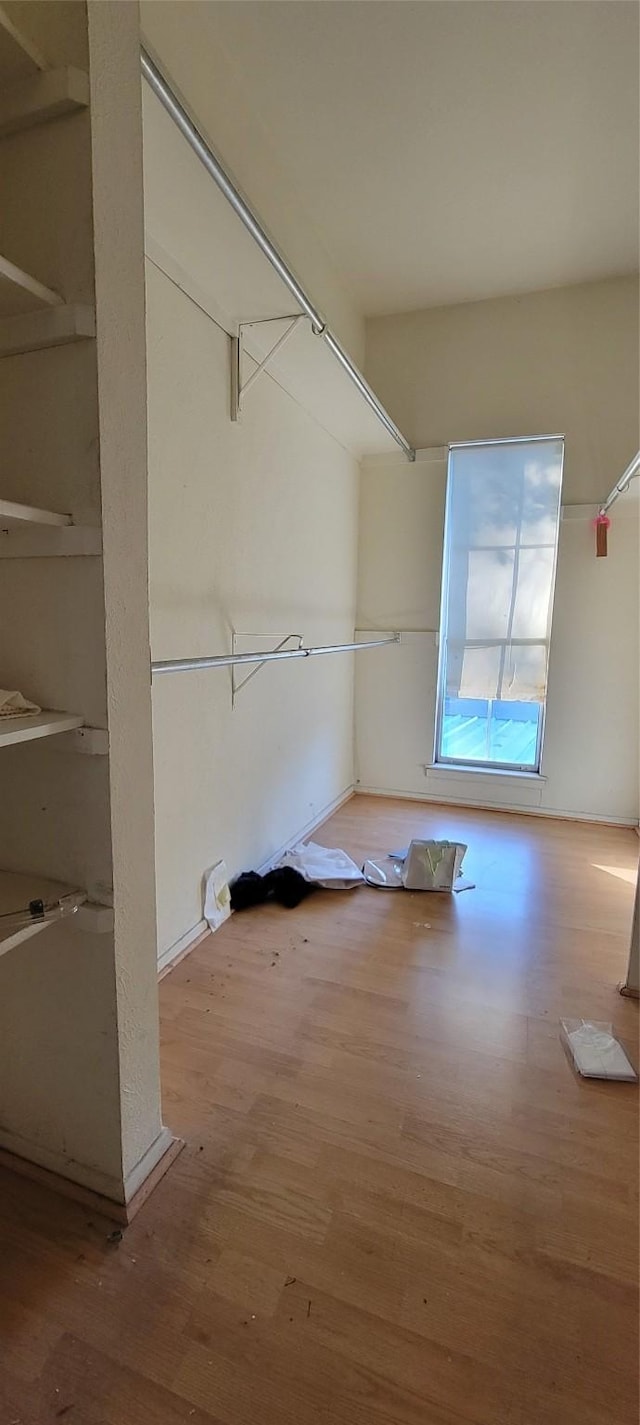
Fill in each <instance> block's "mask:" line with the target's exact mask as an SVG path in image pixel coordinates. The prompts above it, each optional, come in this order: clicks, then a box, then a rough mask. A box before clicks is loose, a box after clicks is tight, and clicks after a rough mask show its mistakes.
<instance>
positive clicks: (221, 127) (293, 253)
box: [140, 0, 364, 365]
mask: <svg viewBox="0 0 640 1425" xmlns="http://www.w3.org/2000/svg"><path fill="white" fill-rule="evenodd" d="M140 15H141V24H142V29H143V33H144V38H145V43H146V45H147V46H148V47H149V49H150V50H151V52H152V53H153V54H154V55H155V56H156V57H157V58H158V59H159V60H160V63H161V64H162V66H163V68H164V70H165V72H166V73H167V74H168V76H169V79H170V81H171V83H172V85H173V87H174V88H175V89H177V90H178V92H179V93H181V94H182V95H183V97H184V98H185V99H186V101H187V103H188V105H189V106H190V107H191V110H192V112H193V113H194V114H195V115H196V117H197V121H198V125H199V127H200V129H201V130H202V132H203V133H204V134H205V137H206V138H208V139H209V141H210V143H211V144H212V145H213V148H214V150H215V151H216V153H218V154H219V156H220V157H221V158H222V160H223V162H224V164H225V167H226V168H227V170H228V171H229V172H230V173H231V174H232V175H233V177H234V178H235V180H236V182H237V184H238V186H239V187H240V189H241V190H242V191H243V192H244V193H245V194H246V195H247V197H248V199H249V201H250V203H251V204H252V205H253V207H254V208H255V210H256V211H257V212H258V213H259V215H260V217H261V219H262V221H263V223H264V224H265V226H266V227H267V228H268V230H269V231H270V233H271V234H272V236H273V237H274V239H275V241H276V243H278V244H279V245H280V247H281V248H282V250H283V252H284V253H285V254H286V257H287V260H288V262H289V263H290V265H291V266H292V267H293V268H294V270H295V272H296V273H297V275H298V277H299V278H300V279H301V281H302V282H303V283H304V284H306V286H307V288H308V289H309V291H310V292H311V293H312V294H313V297H314V300H315V302H316V303H317V305H318V306H319V308H320V310H321V311H322V312H324V314H325V316H326V318H327V320H328V321H329V324H330V325H331V326H332V327H334V329H335V331H336V332H337V334H338V335H339V336H340V338H341V340H342V341H343V342H344V344H345V345H346V347H347V349H348V350H349V351H350V352H351V355H352V356H353V358H354V360H355V361H356V362H357V363H359V364H360V365H361V364H362V361H363V359H364V322H363V320H362V317H361V316H360V314H359V312H358V311H357V310H356V307H355V305H354V303H353V298H352V296H351V294H350V293H349V291H348V290H347V288H346V287H345V284H344V281H343V279H342V278H341V276H340V274H339V272H338V271H337V269H336V268H335V267H334V265H333V262H332V260H331V255H330V254H329V253H327V251H326V249H325V248H324V246H323V244H322V242H321V240H320V238H319V236H318V233H317V231H316V229H315V228H314V226H313V224H312V222H311V221H310V219H309V217H308V216H307V214H306V212H305V210H304V206H303V204H302V203H301V202H300V198H299V195H298V193H297V192H296V191H295V189H293V188H292V186H291V183H290V181H289V179H288V177H287V173H286V170H285V168H284V166H283V165H282V164H281V162H280V158H279V155H278V153H277V151H276V149H275V148H274V146H273V144H272V142H271V139H270V135H269V131H268V128H267V127H266V125H265V124H263V122H262V121H261V118H260V115H259V114H258V113H257V112H256V106H255V100H254V96H253V94H252V92H251V89H250V87H249V88H247V86H246V82H243V80H242V77H241V76H240V75H239V74H238V72H237V71H236V70H235V69H234V66H233V60H232V57H231V56H230V55H229V54H228V53H227V52H226V51H225V46H224V40H223V36H224V23H223V17H221V16H220V14H219V12H218V6H216V5H202V4H200V3H199V0H142V4H141V6H140ZM174 177H175V175H174ZM178 184H179V179H178ZM177 191H178V190H177V189H176V190H174V201H175V193H176V192H177ZM168 196H169V198H170V197H171V195H170V194H169V195H168ZM191 241H194V242H195V243H196V244H197V242H198V236H197V234H195V233H194V234H192V238H191ZM247 241H248V240H247ZM242 242H243V233H242V231H240V232H239V233H238V237H237V243H238V246H239V247H240V246H241V245H242ZM212 260H214V258H213V255H212ZM286 310H287V311H289V310H290V307H287V308H286ZM252 315H258V314H257V313H255V314H254V313H251V312H245V313H244V314H243V316H244V318H245V319H247V318H248V317H250V316H252Z"/></svg>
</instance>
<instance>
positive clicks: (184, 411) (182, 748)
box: [145, 66, 358, 960]
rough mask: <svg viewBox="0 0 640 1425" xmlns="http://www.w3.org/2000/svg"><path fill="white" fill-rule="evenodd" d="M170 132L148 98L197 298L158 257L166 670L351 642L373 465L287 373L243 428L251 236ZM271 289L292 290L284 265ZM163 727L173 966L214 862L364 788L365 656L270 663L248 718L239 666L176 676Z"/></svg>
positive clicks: (153, 362) (268, 845)
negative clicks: (190, 661)
mask: <svg viewBox="0 0 640 1425" xmlns="http://www.w3.org/2000/svg"><path fill="white" fill-rule="evenodd" d="M169 67H170V66H169ZM162 125H163V116H162V113H161V111H160V110H159V106H157V103H155V102H151V103H149V102H145V185H146V189H145V200H146V214H147V226H148V248H149V251H150V252H152V253H154V254H155V259H157V258H158V252H157V243H158V242H160V244H161V248H162V253H161V255H160V260H161V261H162V262H165V265H166V267H167V269H168V270H170V272H171V273H174V272H178V271H179V274H180V275H179V281H180V284H181V285H180V286H178V285H177V283H176V281H174V280H172V277H171V276H170V275H167V271H165V270H161V268H159V267H158V265H157V260H150V261H149V262H148V263H147V334H148V335H147V340H148V390H149V530H150V575H151V584H150V617H151V648H152V656H153V658H154V659H162V658H173V657H176V658H179V657H188V656H189V655H197V654H205V653H216V652H219V653H226V652H229V651H230V649H231V636H232V632H233V630H235V631H236V633H238V634H242V635H247V637H245V638H243V640H242V647H243V649H245V650H249V649H251V648H252V647H256V646H257V647H260V648H265V649H267V648H269V647H273V646H274V645H275V644H276V642H278V641H279V639H280V638H282V637H283V636H284V635H286V634H288V633H300V634H302V635H303V638H304V641H305V643H306V644H308V645H313V644H322V643H342V642H350V641H351V640H352V639H353V630H354V621H355V590H356V561H357V501H358V464H357V460H356V459H355V456H354V455H353V454H351V453H349V451H347V450H346V449H345V448H344V447H343V446H342V445H341V444H339V443H338V442H337V441H336V440H335V439H334V438H333V437H332V436H331V435H330V434H328V432H327V431H326V430H325V429H324V428H323V426H322V425H320V424H319V423H318V421H317V420H316V419H314V418H313V416H312V415H310V414H309V413H308V411H307V410H305V409H304V408H303V407H302V406H301V405H300V404H299V402H298V400H296V399H294V398H293V397H292V396H291V395H289V394H288V393H287V391H286V390H284V389H283V387H282V386H281V385H280V384H279V383H278V381H276V380H274V379H273V378H272V376H271V375H270V374H269V373H266V374H265V375H263V376H262V377H261V378H260V380H259V381H258V382H257V383H256V384H255V386H253V387H252V389H251V391H250V392H249V393H248V394H247V397H246V401H245V405H244V411H243V415H242V420H241V421H240V422H239V423H232V422H231V420H230V342H229V338H228V335H227V334H226V332H225V331H224V330H223V329H222V327H221V326H220V325H218V324H217V322H216V321H215V320H214V319H213V316H218V317H219V316H220V309H222V308H226V312H227V314H228V313H229V309H230V308H232V309H234V310H233V311H232V315H234V316H235V320H236V321H237V320H238V319H239V318H240V317H241V316H243V315H246V316H250V315H252V314H253V313H252V312H251V311H244V312H243V309H242V307H241V306H240V309H239V310H238V304H241V303H242V300H243V292H242V283H241V282H240V285H239V286H238V285H236V289H235V292H234V294H233V296H232V294H231V293H230V291H229V289H228V288H227V287H225V286H224V284H223V289H222V290H219V287H217V286H216V281H218V283H219V281H220V279H219V272H220V270H221V269H222V268H224V267H225V264H226V270H228V271H229V270H232V275H233V277H234V281H235V282H236V284H237V282H238V273H242V271H243V270H244V269H243V266H242V261H243V257H242V253H243V247H242V241H243V239H244V233H243V230H242V228H241V226H240V225H239V223H238V222H237V220H235V219H234V225H232V226H231V228H229V213H228V210H226V209H225V207H224V205H223V206H222V207H220V206H219V205H218V206H217V207H216V205H215V204H213V203H209V201H208V195H209V189H210V180H208V179H207V177H206V175H205V174H204V172H203V171H202V170H198V169H197V167H196V170H195V171H194V170H193V169H190V172H191V176H192V182H191V180H190V181H188V182H187V181H186V177H185V175H186V171H187V169H188V168H189V161H190V154H189V150H188V149H186V147H185V146H183V147H182V148H181V147H180V145H178V146H176V145H175V144H173V143H171V141H170V138H169V136H168V134H167V135H166V137H167V142H166V143H164V142H163V144H162V161H159V149H158V138H159V135H160V133H161V132H164V133H166V125H165V126H164V130H163V129H162ZM213 137H214V140H215V134H214V135H213ZM178 189H179V190H180V191H181V193H182V194H183V199H184V201H183V203H182V206H181V209H180V212H181V215H182V222H181V223H180V222H176V210H175V194H176V191H178ZM195 226H197V227H198V240H197V241H195V240H194V227H195ZM154 240H155V241H154ZM167 253H168V254H169V255H170V258H171V261H167V260H166V259H167ZM230 253H231V256H232V258H233V259H234V261H233V262H232V263H231V268H230V267H229V265H228V259H229V254H230ZM251 257H252V254H247V260H248V261H249V262H250V260H251ZM176 264H177V266H176ZM265 284H266V286H265V289H266V290H267V291H269V292H270V293H273V283H272V274H271V273H270V269H269V268H268V267H267V266H266V264H265ZM181 288H186V289H187V290H188V291H190V292H191V293H192V294H193V295H194V296H196V295H197V300H192V298H191V297H190V296H188V295H186V292H185V290H181ZM275 295H276V298H277V297H278V293H277V292H276V294H275ZM283 295H284V300H285V302H288V303H289V304H290V298H289V299H287V297H286V294H283ZM276 310H277V307H276ZM281 310H283V311H288V310H290V305H285V306H284V307H283V308H282V309H281ZM212 313H213V316H212ZM227 329H228V328H227ZM249 369H251V367H250V366H249V367H247V371H248V370H249ZM346 384H348V383H346ZM245 671H247V672H249V671H251V670H250V669H247V670H245ZM153 719H154V764H155V805H156V874H157V896H158V941H159V954H160V957H161V959H162V960H166V959H167V958H168V957H170V955H171V950H172V947H175V946H176V944H178V943H179V942H180V941H181V940H182V939H183V938H184V937H185V936H187V935H188V934H189V932H191V931H192V930H193V929H194V927H196V926H198V925H199V923H200V922H201V917H202V876H203V873H204V871H205V870H206V869H207V868H208V867H209V866H210V865H211V864H212V863H214V862H215V861H217V860H218V859H219V858H221V857H222V858H224V859H225V861H226V864H227V868H228V871H229V874H230V875H233V874H235V873H237V872H238V871H240V870H243V869H252V868H256V867H258V866H260V865H261V864H263V863H264V862H265V861H266V860H267V859H268V858H269V857H270V856H272V855H273V854H274V853H275V852H276V851H278V850H279V849H280V848H281V847H284V845H285V844H287V843H289V842H290V841H291V840H292V839H293V838H294V837H295V836H296V835H297V834H298V833H300V832H302V831H303V829H304V828H306V827H307V826H308V825H309V824H310V823H312V822H313V821H315V820H316V819H317V818H318V817H319V816H320V815H321V814H322V812H323V811H324V810H325V809H327V808H329V807H330V806H331V805H332V804H333V803H334V802H335V801H336V800H337V799H338V798H339V797H341V796H342V795H343V794H344V793H345V792H346V791H347V790H348V789H349V788H350V787H351V785H352V783H353V658H352V656H350V655H347V654H345V655H340V656H337V657H334V658H322V659H310V660H308V661H307V660H300V661H293V662H284V663H278V664H275V665H271V666H266V667H264V668H263V669H262V670H261V671H260V672H259V673H258V674H257V676H256V677H255V678H254V679H252V681H251V682H250V683H249V684H248V686H247V687H246V688H244V689H242V691H241V692H240V693H239V695H238V698H237V702H236V704H235V707H233V708H232V705H231V672H230V670H227V669H224V670H218V671H215V672H201V673H193V674H181V675H178V676H165V677H158V678H157V679H156V680H155V682H154V689H153Z"/></svg>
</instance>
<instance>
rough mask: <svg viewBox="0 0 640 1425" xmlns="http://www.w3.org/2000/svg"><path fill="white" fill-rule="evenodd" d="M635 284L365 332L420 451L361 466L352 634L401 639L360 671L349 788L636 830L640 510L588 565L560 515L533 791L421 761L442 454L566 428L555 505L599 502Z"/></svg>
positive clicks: (631, 411) (618, 413)
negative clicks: (460, 443)
mask: <svg viewBox="0 0 640 1425" xmlns="http://www.w3.org/2000/svg"><path fill="white" fill-rule="evenodd" d="M637 325H638V319H637V283H635V282H633V281H627V280H620V281H615V282H607V283H598V284H594V285H593V286H591V285H589V286H585V287H576V288H571V289H563V290H561V291H557V292H548V293H547V292H545V293H539V294H534V295H532V296H529V297H526V298H522V299H520V298H517V299H513V298H510V299H505V300H501V301H496V302H483V303H475V304H469V305H468V306H463V307H455V308H450V309H439V310H438V311H434V312H423V313H414V314H412V315H411V316H408V317H393V318H384V319H380V320H376V321H373V322H371V323H370V324H369V355H368V360H367V374H368V377H369V379H370V380H371V381H372V383H373V385H374V386H375V388H376V389H377V391H378V392H379V394H380V396H381V399H382V400H383V401H385V403H386V404H387V406H388V408H389V410H390V411H391V413H392V414H393V416H394V417H395V419H396V420H397V421H399V423H400V424H401V425H402V426H403V428H404V429H405V430H406V431H407V433H408V435H409V437H410V438H413V439H415V440H416V442H417V443H418V444H423V442H424V443H426V441H425V437H428V438H429V439H430V440H431V442H432V443H433V446H434V447H436V448H435V449H432V450H425V451H421V452H420V455H421V456H422V457H423V458H422V459H420V458H419V460H418V462H417V463H416V465H415V466H414V467H413V468H411V467H410V466H408V465H407V464H406V463H405V462H403V461H402V460H398V459H397V458H396V459H393V460H391V461H388V460H386V458H382V457H376V458H375V459H372V460H371V461H365V462H364V463H363V467H362V476H361V499H360V551H359V589H358V624H359V626H360V628H362V629H369V630H381V629H389V628H398V627H400V628H405V629H409V630H413V633H412V634H411V636H410V637H409V638H408V639H407V640H406V641H405V647H404V648H401V649H389V650H381V651H380V652H379V653H377V654H376V655H375V658H374V657H373V656H372V657H371V659H369V658H367V659H364V658H363V659H361V660H360V661H359V662H358V663H357V665H356V728H357V738H356V741H357V775H358V779H359V782H360V785H361V786H362V787H363V788H371V789H376V790H381V791H394V792H399V793H401V794H402V793H405V794H408V795H414V796H427V797H429V798H431V799H435V800H447V801H462V802H472V803H474V804H478V805H493V806H495V805H501V806H507V807H514V808H518V807H520V808H522V809H532V810H540V811H545V812H548V813H553V814H556V815H568V816H593V817H596V818H597V817H600V818H603V819H605V820H607V819H615V820H621V821H629V822H634V821H637V819H638V733H637V729H638V522H637V509H638V506H637V502H636V503H635V504H634V503H633V502H625V504H624V506H623V503H622V502H620V504H619V506H618V507H617V509H616V510H615V511H614V512H613V516H612V517H613V525H612V529H611V531H610V536H609V551H610V552H609V556H608V558H607V559H600V560H596V558H595V550H594V535H593V531H592V529H591V527H590V524H589V521H588V519H585V520H566V521H563V523H562V526H561V533H560V548H559V556H558V574H557V585H556V598H555V606H554V618H553V630H552V640H551V658H550V668H549V693H548V712H547V726H546V735H545V746H544V758H543V773H544V776H545V778H546V780H545V781H544V782H533V781H531V780H528V779H526V780H523V779H517V778H513V777H497V776H487V775H485V776H483V775H482V774H474V773H459V774H458V773H456V774H452V773H449V772H447V773H445V772H440V771H438V772H432V771H428V772H426V773H425V768H424V764H428V763H429V762H431V761H432V758H433V750H434V707H435V683H436V670H437V647H436V642H435V639H434V637H433V634H426V633H419V632H417V630H420V629H437V627H438V614H439V588H440V573H441V560H442V529H443V510H444V489H445V479H446V460H445V451H444V449H443V446H444V443H445V442H447V441H450V440H451V441H454V440H465V439H476V438H478V439H481V438H491V437H496V436H509V435H533V434H544V433H554V432H557V431H561V432H564V433H565V434H566V457H565V479H564V489H563V501H565V502H570V503H573V504H581V503H591V502H596V501H597V500H598V499H602V498H604V497H605V495H606V494H607V493H608V491H609V489H610V488H611V486H612V485H613V483H614V482H615V479H616V478H617V476H618V475H619V474H620V473H621V472H622V470H623V469H624V467H625V465H626V464H627V462H628V460H629V459H630V457H631V455H632V454H633V452H634V450H635V449H636V448H637V443H638V431H637V390H638V354H637Z"/></svg>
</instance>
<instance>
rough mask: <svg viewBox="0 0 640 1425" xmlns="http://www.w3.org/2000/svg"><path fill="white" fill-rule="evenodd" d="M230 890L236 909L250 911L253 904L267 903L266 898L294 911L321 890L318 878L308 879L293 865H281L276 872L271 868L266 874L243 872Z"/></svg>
mask: <svg viewBox="0 0 640 1425" xmlns="http://www.w3.org/2000/svg"><path fill="white" fill-rule="evenodd" d="M230 889H231V909H232V910H249V908H250V906H252V905H263V904H264V902H265V901H277V902H278V904H279V905H284V906H286V907H287V910H293V908H294V906H297V905H299V904H300V901H303V900H305V898H306V897H307V896H310V895H311V892H312V891H315V890H317V886H316V883H315V881H305V878H304V876H301V875H300V872H299V871H296V870H294V867H293V866H278V867H277V868H276V870H275V871H267V874H266V876H259V875H258V872H257V871H243V872H242V875H241V876H238V877H237V879H236V880H235V881H233V883H232V885H231V888H230Z"/></svg>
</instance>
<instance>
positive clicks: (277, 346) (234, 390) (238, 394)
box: [231, 312, 307, 681]
mask: <svg viewBox="0 0 640 1425" xmlns="http://www.w3.org/2000/svg"><path fill="white" fill-rule="evenodd" d="M287 320H288V321H289V325H288V327H286V328H285V330H284V331H283V333H282V335H281V336H279V337H278V340H277V341H276V342H275V343H274V345H273V346H272V347H271V350H270V351H268V352H267V354H266V356H265V357H263V359H262V361H259V362H257V363H256V366H255V369H254V370H253V371H252V372H251V375H250V376H247V378H246V381H243V380H242V369H243V365H244V357H245V355H249V357H250V359H251V361H254V360H255V357H253V356H251V353H250V352H246V349H245V342H244V333H245V330H246V328H247V327H259V326H266V325H267V324H268V323H269V322H283V321H284V322H286V321H287ZM306 320H307V318H306V316H305V314H304V312H297V313H296V314H295V316H292V317H291V318H287V317H286V316H285V317H265V318H263V319H262V321H256V322H239V323H238V335H237V336H232V337H231V419H232V421H239V420H240V416H241V414H242V401H243V397H244V396H246V393H247V391H248V390H249V389H250V387H251V386H253V383H254V381H257V379H258V377H259V376H261V375H262V372H263V371H266V370H267V367H268V366H269V364H270V362H271V361H273V359H274V357H275V356H276V355H277V353H278V352H279V351H281V350H282V347H283V346H284V345H285V343H286V342H288V340H289V338H290V337H292V336H293V333H294V331H295V330H296V327H298V326H299V325H300V323H301V322H304V321H306ZM247 681H248V680H247Z"/></svg>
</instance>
